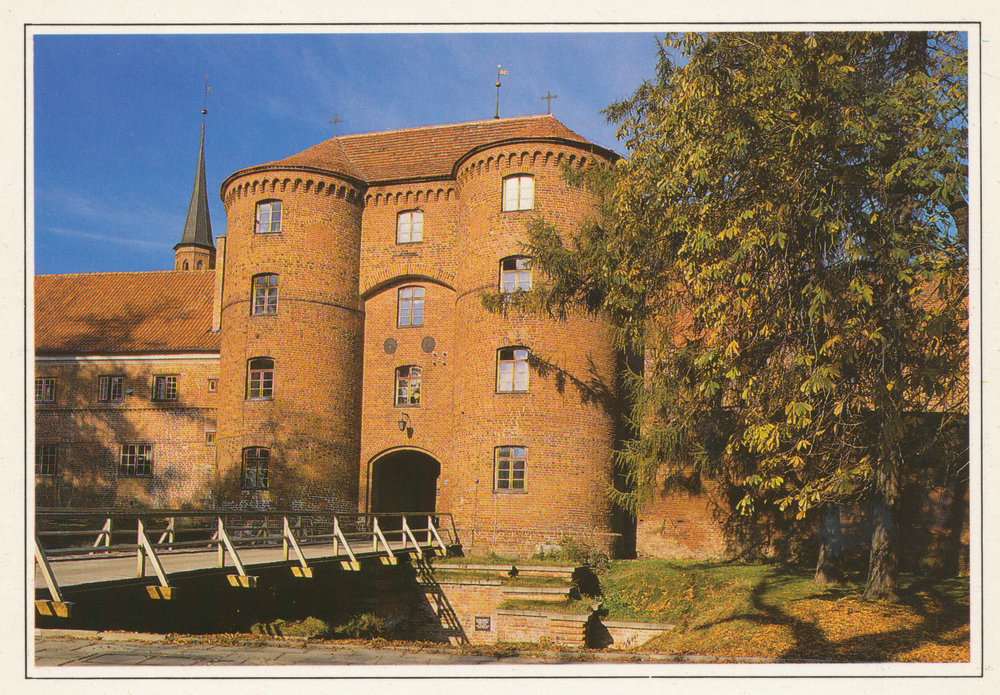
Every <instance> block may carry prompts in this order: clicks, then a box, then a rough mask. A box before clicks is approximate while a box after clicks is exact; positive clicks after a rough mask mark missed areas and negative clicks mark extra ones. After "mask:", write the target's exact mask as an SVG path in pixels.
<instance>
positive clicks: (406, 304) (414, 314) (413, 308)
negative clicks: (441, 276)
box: [396, 287, 424, 326]
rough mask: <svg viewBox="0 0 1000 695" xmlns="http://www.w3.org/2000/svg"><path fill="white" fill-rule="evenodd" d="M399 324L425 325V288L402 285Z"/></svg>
mask: <svg viewBox="0 0 1000 695" xmlns="http://www.w3.org/2000/svg"><path fill="white" fill-rule="evenodd" d="M396 315H397V317H398V322H397V325H399V326H422V325H424V288H423V287H402V288H400V290H399V302H398V311H397V313H396Z"/></svg>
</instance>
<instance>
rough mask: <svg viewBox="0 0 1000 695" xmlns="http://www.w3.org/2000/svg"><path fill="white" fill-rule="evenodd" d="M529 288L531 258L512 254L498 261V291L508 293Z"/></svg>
mask: <svg viewBox="0 0 1000 695" xmlns="http://www.w3.org/2000/svg"><path fill="white" fill-rule="evenodd" d="M530 289H531V259H530V258H526V257H523V256H522V257H517V256H512V257H511V258H505V259H503V260H502V261H500V291H501V292H504V293H507V294H510V293H512V292H517V291H518V290H524V291H525V292H527V291H528V290H530Z"/></svg>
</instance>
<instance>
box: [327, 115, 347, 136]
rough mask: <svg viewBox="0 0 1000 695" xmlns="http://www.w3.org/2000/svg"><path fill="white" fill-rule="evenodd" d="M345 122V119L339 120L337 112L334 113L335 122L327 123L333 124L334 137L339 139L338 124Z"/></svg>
mask: <svg viewBox="0 0 1000 695" xmlns="http://www.w3.org/2000/svg"><path fill="white" fill-rule="evenodd" d="M343 122H344V119H343V118H337V112H336V111H334V112H333V120H332V121H327V123H333V137H337V124H338V123H343Z"/></svg>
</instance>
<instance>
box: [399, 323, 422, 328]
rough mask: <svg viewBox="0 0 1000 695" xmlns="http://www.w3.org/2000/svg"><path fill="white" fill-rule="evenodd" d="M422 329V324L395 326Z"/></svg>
mask: <svg viewBox="0 0 1000 695" xmlns="http://www.w3.org/2000/svg"><path fill="white" fill-rule="evenodd" d="M423 327H424V324H422V323H418V324H407V325H406V326H401V325H399V324H398V323H397V324H396V328H423Z"/></svg>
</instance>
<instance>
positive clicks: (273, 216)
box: [254, 200, 281, 234]
mask: <svg viewBox="0 0 1000 695" xmlns="http://www.w3.org/2000/svg"><path fill="white" fill-rule="evenodd" d="M254 231H255V232H256V233H257V234H270V233H271V232H280V231H281V201H280V200H262V201H260V202H259V203H257V217H256V220H255V224H254Z"/></svg>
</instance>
